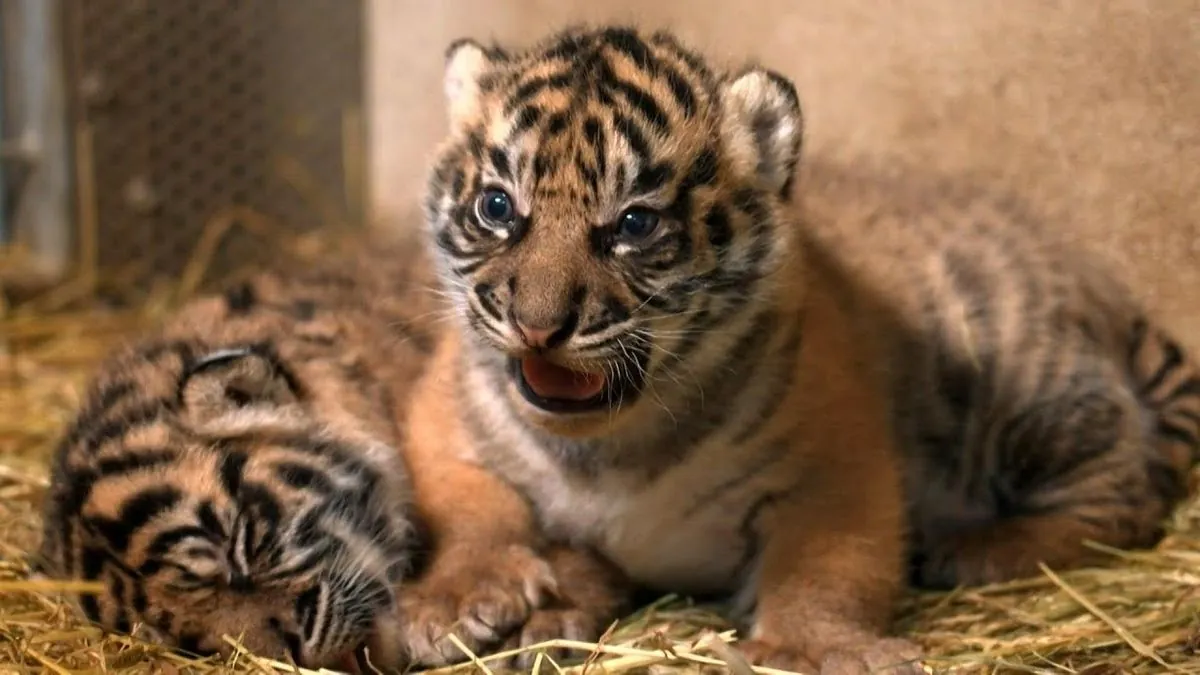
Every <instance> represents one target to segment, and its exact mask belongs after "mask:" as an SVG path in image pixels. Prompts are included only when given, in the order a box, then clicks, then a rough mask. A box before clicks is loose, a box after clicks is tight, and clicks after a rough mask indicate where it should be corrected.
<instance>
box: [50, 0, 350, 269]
mask: <svg viewBox="0 0 1200 675" xmlns="http://www.w3.org/2000/svg"><path fill="white" fill-rule="evenodd" d="M63 18H64V23H65V40H66V49H65V51H66V54H67V61H68V82H69V83H70V85H71V86H70V87H69V90H70V93H71V96H72V116H73V123H74V124H75V137H76V144H75V155H76V157H75V160H76V163H77V165H78V169H79V170H78V175H77V179H76V183H77V185H76V192H77V193H78V196H79V206H80V209H79V221H78V228H77V233H78V236H79V238H80V242H81V243H80V246H79V247H78V249H79V250H80V256H81V260H80V264H81V265H89V264H91V265H94V268H95V269H98V270H99V271H100V272H101V274H108V275H117V276H119V277H123V278H124V279H125V280H126V283H128V282H129V281H131V280H132V281H134V282H135V284H136V282H137V281H146V280H148V279H149V278H151V276H160V277H164V276H174V275H175V274H177V273H178V271H179V270H181V269H183V268H184V267H185V265H187V263H188V261H189V260H192V259H193V257H194V256H195V255H197V254H198V252H197V247H198V246H201V248H203V245H202V242H203V243H207V244H216V243H218V242H219V246H216V247H215V249H214V250H215V252H216V255H215V258H213V260H212V264H211V266H210V268H209V276H210V277H211V276H217V275H219V274H220V273H222V272H224V271H228V270H231V269H233V268H235V267H240V266H243V265H245V264H253V263H255V262H257V261H259V260H262V259H263V257H264V256H268V255H270V254H271V250H270V246H264V244H263V239H262V236H274V235H286V234H288V233H296V232H301V231H307V230H312V229H313V228H316V227H319V226H324V225H334V224H346V223H350V224H357V223H358V222H359V221H360V218H361V213H362V212H363V204H364V199H365V195H364V194H363V190H362V187H361V186H362V185H364V181H363V180H362V176H361V174H362V171H363V169H364V166H365V162H364V160H363V159H362V155H361V153H360V152H359V148H361V147H362V144H363V134H364V128H365V127H364V125H363V124H362V122H361V110H362V107H361V101H362V92H363V81H362V80H363V75H362V73H363V67H362V63H363V53H364V51H363V50H364V45H363V3H362V2H361V1H354V0H253V1H252V2H246V1H245V0H203V1H200V2H198V1H197V0H67V2H66V3H65V6H64V16H63ZM247 228H248V229H247Z"/></svg>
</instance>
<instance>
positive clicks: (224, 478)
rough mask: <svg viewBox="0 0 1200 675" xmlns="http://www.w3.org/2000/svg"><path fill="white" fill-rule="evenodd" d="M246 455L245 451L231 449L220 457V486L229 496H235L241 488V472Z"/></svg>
mask: <svg viewBox="0 0 1200 675" xmlns="http://www.w3.org/2000/svg"><path fill="white" fill-rule="evenodd" d="M247 459H248V457H247V456H246V454H245V453H242V452H236V451H231V452H229V453H227V454H226V455H225V456H224V457H223V458H222V459H221V487H222V488H224V489H225V492H226V494H228V495H229V496H230V497H237V496H238V494H239V493H240V491H241V489H242V472H243V471H244V470H245V467H246V461H247Z"/></svg>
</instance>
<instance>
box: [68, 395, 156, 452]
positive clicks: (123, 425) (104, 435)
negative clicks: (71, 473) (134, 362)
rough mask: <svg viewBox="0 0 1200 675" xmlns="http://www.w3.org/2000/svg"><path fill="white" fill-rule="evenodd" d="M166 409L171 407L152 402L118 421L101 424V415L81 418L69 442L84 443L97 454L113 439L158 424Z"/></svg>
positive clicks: (122, 414)
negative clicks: (97, 451)
mask: <svg viewBox="0 0 1200 675" xmlns="http://www.w3.org/2000/svg"><path fill="white" fill-rule="evenodd" d="M165 407H170V406H169V404H168V403H166V402H164V401H152V402H150V403H146V404H143V405H141V406H140V407H138V408H134V409H133V410H129V411H126V412H123V413H121V414H120V416H119V417H117V418H116V419H112V420H108V421H106V422H104V423H100V419H101V415H100V414H97V415H95V416H94V417H92V416H88V417H86V418H84V417H81V418H80V419H79V420H78V421H77V424H78V426H77V427H76V428H74V429H72V430H71V433H70V434H68V439H67V440H68V442H71V443H76V442H80V441H83V442H84V443H85V445H86V448H87V450H88V451H89V452H95V451H96V450H98V449H100V447H101V446H103V445H104V444H106V443H108V442H109V441H112V440H113V439H116V438H118V437H120V436H123V435H124V434H126V433H128V432H130V431H133V430H135V429H138V428H141V427H145V426H149V425H150V424H153V423H154V422H157V421H158V419H159V416H160V415H161V414H162V412H163V408H165ZM94 425H98V426H94Z"/></svg>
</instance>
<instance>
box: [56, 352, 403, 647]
mask: <svg viewBox="0 0 1200 675" xmlns="http://www.w3.org/2000/svg"><path fill="white" fill-rule="evenodd" d="M309 384H310V385H311V384H312V383H309ZM305 397H306V394H305V386H304V385H303V384H302V383H300V382H297V380H296V377H294V376H293V375H292V374H291V371H290V370H289V369H288V368H287V367H286V366H285V365H284V364H283V363H281V362H280V361H279V360H278V359H277V358H276V357H275V356H273V353H272V351H271V350H270V349H269V348H266V347H263V346H261V345H248V346H234V347H230V348H219V349H214V348H212V347H209V346H198V345H195V344H188V343H166V344H152V345H150V346H148V347H146V346H143V347H141V348H137V349H134V350H133V351H132V352H130V353H126V354H125V355H124V356H123V357H118V358H117V359H116V360H114V361H113V362H110V367H109V368H108V369H106V370H105V371H104V373H103V375H102V376H101V377H100V378H99V379H98V380H97V382H96V383H94V385H93V387H92V389H91V392H90V395H89V400H88V402H87V404H85V406H84V407H83V409H82V410H81V412H80V414H79V417H78V418H77V420H76V422H75V424H74V426H73V427H72V429H71V431H70V432H69V433H68V435H67V437H66V439H65V440H64V442H63V445H62V446H61V448H60V451H59V455H58V457H57V459H56V463H55V467H54V479H53V481H52V489H51V495H50V498H49V499H50V503H49V505H48V508H47V510H46V513H47V516H46V530H45V536H44V541H43V546H42V555H41V558H42V561H41V563H40V565H39V569H40V571H41V573H42V575H44V576H51V577H56V578H68V579H72V578H73V579H80V580H85V581H90V582H96V583H98V584H99V585H100V589H101V590H100V592H99V593H98V594H85V595H81V596H80V597H79V605H80V607H81V608H82V610H83V612H84V614H85V615H86V616H87V617H88V618H89V619H90V620H92V621H94V622H96V623H99V624H101V625H103V626H105V627H107V628H108V629H110V630H115V631H118V632H135V633H140V634H142V635H144V636H145V637H148V638H151V639H155V640H157V641H160V642H162V643H165V644H168V645H170V646H174V647H178V648H181V649H183V650H185V651H187V652H190V653H194V654H202V655H203V654H210V653H219V654H228V653H230V652H232V651H233V649H234V644H241V645H242V646H244V647H246V648H248V649H250V650H251V651H253V652H255V653H257V654H259V655H262V656H269V657H273V658H279V659H285V658H288V657H290V658H292V659H293V660H294V661H296V662H297V663H298V664H300V665H304V666H310V667H313V666H322V665H334V664H336V663H344V662H345V659H348V658H353V656H354V655H355V654H356V653H359V654H361V650H360V649H359V648H360V647H362V646H364V645H367V644H369V643H370V642H371V641H372V636H374V635H378V634H379V633H381V632H391V631H392V630H393V628H392V626H393V624H394V622H395V621H396V620H397V618H396V616H395V602H394V600H395V598H394V592H395V591H394V587H395V586H396V584H397V583H399V582H400V581H401V580H402V579H403V578H404V577H405V576H406V574H407V572H408V568H409V563H410V553H411V551H412V548H413V546H414V532H413V527H412V523H411V522H410V520H409V519H408V509H407V506H408V496H407V495H408V491H407V482H406V481H405V480H404V478H403V477H404V476H405V475H406V474H405V473H404V467H403V465H402V464H401V460H400V457H399V455H398V453H397V450H396V449H395V448H392V447H390V446H386V445H384V444H382V443H377V442H374V441H372V440H370V439H369V437H368V436H366V435H361V436H360V435H356V434H352V433H348V432H347V430H345V429H339V428H335V427H333V426H331V425H329V424H326V423H324V422H323V421H322V420H321V419H320V418H319V417H318V416H314V415H313V414H312V411H311V410H310V409H309V408H308V406H307V405H306V401H305ZM231 641H232V642H231ZM382 647H386V645H384V646H382ZM382 647H380V648H382Z"/></svg>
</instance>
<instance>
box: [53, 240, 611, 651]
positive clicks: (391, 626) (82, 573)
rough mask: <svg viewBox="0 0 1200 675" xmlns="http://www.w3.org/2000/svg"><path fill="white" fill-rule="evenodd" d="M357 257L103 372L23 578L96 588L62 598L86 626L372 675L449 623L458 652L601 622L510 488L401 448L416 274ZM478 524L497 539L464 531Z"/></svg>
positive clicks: (267, 278) (434, 646) (401, 248)
mask: <svg viewBox="0 0 1200 675" xmlns="http://www.w3.org/2000/svg"><path fill="white" fill-rule="evenodd" d="M362 243H363V245H360V246H359V247H358V250H356V251H354V252H353V253H354V255H353V257H344V258H334V259H330V260H329V261H327V262H326V263H324V264H323V265H321V266H320V267H321V268H320V269H315V270H308V271H296V270H287V271H285V272H277V273H264V274H259V275H257V276H255V277H253V278H251V279H250V280H249V281H248V282H246V283H242V284H237V285H234V286H232V287H231V288H230V289H229V290H228V291H227V292H225V293H224V294H223V295H220V296H212V297H204V298H201V299H197V300H195V301H193V302H191V303H190V304H188V305H187V306H185V307H183V308H182V309H180V310H178V311H177V312H176V313H175V314H174V316H172V317H171V318H170V319H169V320H167V321H166V322H165V324H164V325H163V326H162V327H161V328H160V329H159V330H158V331H156V332H155V333H153V334H148V335H145V336H143V337H142V338H141V339H139V340H137V341H135V342H133V343H131V344H129V345H126V346H125V347H123V348H121V349H118V350H117V351H116V353H115V354H113V355H112V356H111V358H109V359H108V360H107V361H106V362H105V363H103V364H102V365H101V366H100V368H99V372H98V373H97V374H96V376H95V377H94V380H93V382H92V383H91V385H90V386H89V389H88V392H87V397H86V400H85V403H84V405H83V406H82V409H81V410H80V411H79V413H78V415H77V417H76V419H75V420H74V423H73V424H72V425H71V427H70V428H69V430H68V431H67V432H66V434H65V438H64V439H63V441H62V443H61V445H60V447H59V450H58V452H57V455H56V457H55V460H54V465H53V469H52V480H51V490H50V494H49V496H48V499H47V503H46V508H45V533H44V539H43V545H42V549H41V551H40V555H39V556H37V557H38V560H37V561H36V562H35V569H36V570H37V571H38V573H39V574H41V575H44V576H49V577H53V578H75V579H83V580H89V581H96V582H100V584H101V589H102V590H101V592H100V593H99V594H98V595H91V594H84V595H81V596H79V598H78V605H79V606H80V608H81V609H82V611H83V613H84V614H85V615H86V616H87V617H88V618H89V619H90V620H92V621H94V622H97V623H98V624H100V625H102V626H104V627H105V628H107V629H109V630H113V631H119V632H131V631H134V632H136V633H138V634H140V635H142V636H144V637H146V638H149V639H153V640H157V641H160V642H162V643H165V644H168V645H171V646H174V647H178V648H180V649H182V650H184V651H186V652H188V653H192V654H200V655H206V654H213V653H215V654H229V653H230V652H231V650H232V649H233V643H231V642H230V640H233V641H237V642H240V644H241V645H242V646H244V647H246V648H248V649H250V650H251V651H252V652H254V653H256V654H258V655H261V656H268V657H274V658H280V659H282V658H290V659H292V660H293V661H294V662H295V663H297V664H298V665H301V666H308V667H322V666H325V667H343V668H346V669H350V670H355V669H357V670H358V671H360V672H376V669H382V670H385V671H388V670H396V669H400V668H402V667H407V666H410V665H419V664H441V663H445V662H447V661H450V660H462V659H464V658H465V656H464V655H463V654H462V653H461V652H459V651H457V649H456V648H455V647H454V645H453V643H451V642H447V641H446V639H445V634H446V633H447V632H448V631H450V630H454V631H455V632H456V633H457V634H458V635H460V637H461V640H462V642H464V643H465V644H466V645H468V646H469V647H470V648H473V649H482V648H483V646H484V644H485V643H486V644H491V643H494V642H495V641H497V640H501V639H503V640H507V641H509V642H510V643H512V644H514V645H515V644H522V643H524V644H528V643H531V642H536V641H541V640H545V639H548V637H562V636H569V637H582V636H584V635H591V634H592V633H595V632H597V631H598V630H599V629H600V628H602V627H603V626H602V625H600V624H599V623H598V622H600V621H606V620H607V619H608V617H609V616H610V615H611V614H612V613H613V612H615V609H614V607H615V605H613V604H610V599H609V597H608V596H605V595H603V593H604V592H605V591H606V588H607V587H605V586H600V587H599V589H598V590H593V589H596V588H597V586H596V584H594V583H592V579H597V580H600V581H602V582H605V583H606V578H605V577H604V576H603V574H604V573H605V571H604V570H603V569H601V570H600V572H595V571H593V570H595V569H598V568H595V567H589V566H588V563H587V561H583V562H582V563H581V562H579V561H576V560H575V559H574V558H573V555H572V553H571V552H570V551H566V550H554V549H551V550H550V551H548V552H543V551H541V550H538V551H537V552H535V550H534V549H535V548H538V547H539V540H538V539H537V537H536V535H535V533H534V530H533V529H532V526H533V525H532V520H531V518H530V514H529V513H528V510H527V508H526V506H525V504H524V502H522V501H521V500H520V499H519V497H518V496H517V495H515V494H514V493H512V492H511V491H509V490H507V489H505V488H504V487H503V486H502V485H501V484H500V483H499V482H498V481H496V480H494V479H489V476H488V475H487V474H484V473H483V472H482V471H479V470H477V469H472V468H471V467H469V466H466V465H463V464H462V463H460V462H458V461H457V460H456V459H455V458H454V457H453V456H452V455H445V456H442V457H431V456H429V455H428V454H426V455H421V454H420V453H414V452H412V451H411V448H412V446H413V445H414V443H418V444H419V443H420V439H417V438H414V437H413V433H414V427H413V425H410V424H407V423H406V419H407V417H408V414H409V413H408V412H407V410H408V407H409V404H410V403H411V400H412V397H411V395H410V392H411V390H412V388H413V386H414V383H415V382H416V381H417V379H418V378H419V377H420V375H421V373H422V372H424V370H425V368H426V366H427V365H428V363H429V351H430V349H431V348H432V344H433V333H432V330H431V327H432V325H433V324H434V322H433V321H432V320H430V319H429V317H430V316H431V314H430V312H431V311H432V310H433V309H434V305H433V304H432V303H431V302H429V300H428V298H429V297H430V294H429V293H428V292H427V291H428V283H427V282H428V278H427V276H423V274H424V273H423V272H422V270H424V269H425V268H424V267H422V265H421V264H420V263H421V261H422V260H423V259H422V258H421V257H420V256H419V255H414V253H415V252H416V248H415V247H414V246H412V245H411V244H404V243H403V241H402V238H401V240H399V241H392V240H390V239H385V238H382V237H380V238H368V239H367V240H366V241H364V242H362ZM389 270H391V271H390V272H389ZM426 432H427V433H434V434H436V433H437V431H436V429H434V430H432V431H430V430H426ZM410 467H420V470H419V472H420V474H421V475H420V477H414V475H413V473H414V472H413V470H412V468H410ZM474 511H482V512H487V513H495V514H498V515H499V516H500V517H502V518H504V519H505V522H504V525H503V527H502V528H491V529H489V530H487V531H486V532H485V531H482V530H478V529H476V528H474V527H473V526H472V518H473V517H474V516H473V515H472V512H474ZM443 557H448V558H449V559H450V562H438V561H439V560H440V559H441V558H443ZM423 560H424V561H426V562H428V561H430V560H432V561H434V564H432V565H430V564H425V565H424V566H422V565H421V564H420V563H421V561H423ZM577 577H580V578H577ZM560 584H561V585H562V586H563V587H564V588H565V589H567V590H566V591H563V592H560V593H558V601H557V602H556V603H553V604H552V602H551V601H552V600H554V598H553V597H552V596H554V595H555V589H556V588H557V586H558V585H560ZM589 584H591V585H589ZM589 593H590V594H591V595H589ZM572 598H574V599H577V600H578V601H579V602H580V603H582V604H571V600H572ZM612 602H615V600H613V601H612Z"/></svg>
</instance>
